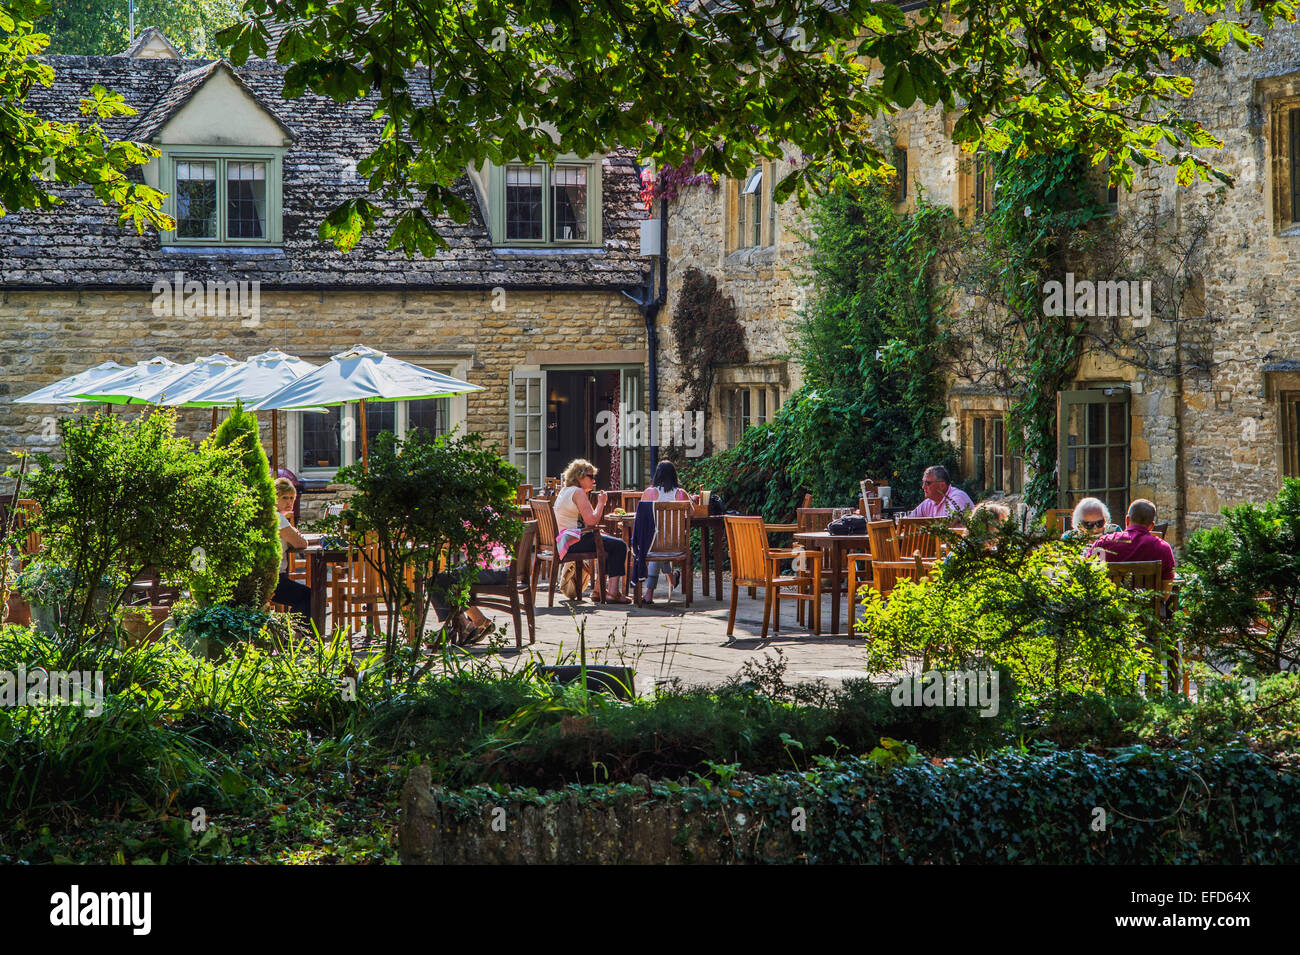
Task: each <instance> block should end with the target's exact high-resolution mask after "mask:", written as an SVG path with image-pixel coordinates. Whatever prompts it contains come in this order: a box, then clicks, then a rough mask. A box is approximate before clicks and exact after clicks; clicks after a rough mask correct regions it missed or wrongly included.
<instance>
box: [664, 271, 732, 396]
mask: <svg viewBox="0 0 1300 955" xmlns="http://www.w3.org/2000/svg"><path fill="white" fill-rule="evenodd" d="M672 333H673V339H674V340H675V341H676V343H677V360H678V361H679V362H681V365H682V378H683V381H684V383H685V387H686V410H687V411H703V410H704V409H706V408H707V407H708V406H709V395H710V394H712V392H713V380H714V377H715V375H716V374H717V368H718V366H719V365H727V364H744V363H745V362H747V361H749V351H748V349H746V347H745V328H744V326H743V325H741V324H740V321H739V318H738V316H737V312H736V303H735V302H734V301H732V299H731V296H729V295H723V294H722V293H721V292H719V291H718V280H717V279H716V278H714V277H713V276H711V275H705V274H704V273H703V272H701V271H700V270H699V269H697V268H695V267H693V266H692V267H691V268H689V269H687V270H686V274H685V276H684V277H683V278H682V288H681V292H680V293H678V296H677V306H676V308H674V309H673V321H672Z"/></svg>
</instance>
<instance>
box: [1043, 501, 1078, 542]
mask: <svg viewBox="0 0 1300 955" xmlns="http://www.w3.org/2000/svg"><path fill="white" fill-rule="evenodd" d="M1043 521H1044V523H1046V524H1047V529H1048V530H1049V531H1050V532H1051V533H1053V534H1057V535H1060V534H1064V533H1065V532H1066V531H1068V530H1070V528H1071V527H1073V526H1074V508H1072V507H1051V508H1048V509H1047V510H1046V511H1044V512H1043Z"/></svg>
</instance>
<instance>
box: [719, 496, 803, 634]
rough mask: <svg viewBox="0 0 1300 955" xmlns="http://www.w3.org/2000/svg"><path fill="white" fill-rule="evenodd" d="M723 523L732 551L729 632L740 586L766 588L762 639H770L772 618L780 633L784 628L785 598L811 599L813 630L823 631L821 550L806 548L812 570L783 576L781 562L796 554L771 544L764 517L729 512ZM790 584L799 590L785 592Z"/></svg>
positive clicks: (734, 626) (732, 628)
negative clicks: (783, 610)
mask: <svg viewBox="0 0 1300 955" xmlns="http://www.w3.org/2000/svg"><path fill="white" fill-rule="evenodd" d="M723 523H724V525H725V526H726V529H727V548H728V550H729V551H730V552H731V609H730V612H729V613H728V615H727V636H728V637H730V636H732V634H733V633H735V629H736V603H737V600H738V599H739V597H740V588H741V587H762V588H763V635H762V639H764V640H766V639H767V629H768V624H769V621H772V622H773V626H774V629H775V630H776V632H777V633H780V631H781V600H782V598H784V599H786V600H796V601H806V602H809V603H811V604H812V621H813V632H814V633H821V603H822V593H821V552H820V551H805V552H804V553H805V554H806V555H807V557H808V559H810V560H811V561H812V567H811V571H810V572H803V573H799V574H795V575H784V576H781V575H779V574H778V573H777V568H778V566H779V564H780V562H781V561H783V560H790V559H793V558H794V557H796V556H797V554H796V552H795V551H793V550H777V549H775V548H772V547H770V546H769V545H768V542H767V531H766V529H765V528H764V527H763V519H762V518H761V517H735V516H731V515H728V516H727V517H726V518H725V520H724V521H723ZM787 587H795V588H798V590H797V592H796V593H792V594H787V593H785V592H784V591H785V589H786V588H787ZM774 610H775V614H774V613H773V611H774Z"/></svg>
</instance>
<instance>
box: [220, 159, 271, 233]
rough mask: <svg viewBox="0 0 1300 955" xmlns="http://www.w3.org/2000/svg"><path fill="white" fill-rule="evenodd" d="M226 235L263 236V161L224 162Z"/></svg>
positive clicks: (264, 184) (264, 167)
mask: <svg viewBox="0 0 1300 955" xmlns="http://www.w3.org/2000/svg"><path fill="white" fill-rule="evenodd" d="M226 236H227V238H231V239H265V238H266V163H264V162H228V163H226Z"/></svg>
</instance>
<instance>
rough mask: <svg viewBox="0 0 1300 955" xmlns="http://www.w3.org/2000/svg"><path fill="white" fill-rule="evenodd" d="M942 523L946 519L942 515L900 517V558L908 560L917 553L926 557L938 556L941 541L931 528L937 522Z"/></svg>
mask: <svg viewBox="0 0 1300 955" xmlns="http://www.w3.org/2000/svg"><path fill="white" fill-rule="evenodd" d="M942 523H944V519H943V518H941V517H940V518H934V517H900V518H899V519H898V537H899V541H898V556H899V559H900V560H907V559H908V558H910V557H911V556H912V555H914V554H917V553H919V554H920V555H921V557H922V558H925V559H932V558H934V557H937V556H938V555H939V542H938V538H936V537H935V536H934V532H933V530H931V528H933V527H934V525H935V524H942Z"/></svg>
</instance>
